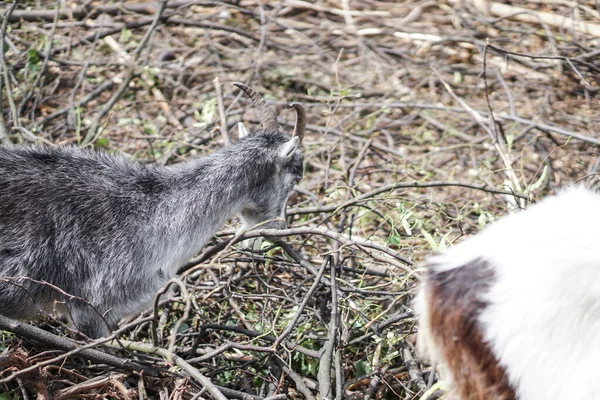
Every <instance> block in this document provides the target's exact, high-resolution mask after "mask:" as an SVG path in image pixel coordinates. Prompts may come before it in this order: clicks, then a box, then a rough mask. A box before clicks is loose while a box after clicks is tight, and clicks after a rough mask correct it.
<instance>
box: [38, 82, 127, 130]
mask: <svg viewBox="0 0 600 400" xmlns="http://www.w3.org/2000/svg"><path fill="white" fill-rule="evenodd" d="M117 79H121V77H120V76H117V77H114V78H111V79H107V80H106V81H104V82H102V83H101V84H100V85H98V86H97V87H96V88H95V89H93V90H92V91H91V92H90V93H88V94H87V95H85V96H84V97H82V98H81V99H79V100H77V101H76V102H75V103H74V106H75V107H81V106H84V105H86V104H87V103H89V102H90V101H92V100H94V99H95V98H96V97H98V96H100V95H101V94H102V92H104V91H105V90H108V89H110V88H111V87H112V86H113V85H114V84H115V81H116V80H117ZM69 110H71V106H70V105H69V106H67V107H65V108H61V109H60V110H58V111H55V112H53V113H52V114H49V115H48V116H46V117H44V118H43V119H42V120H41V121H40V122H39V123H38V124H37V125H38V126H44V125H46V124H47V123H48V122H50V121H51V120H53V119H54V118H58V117H60V116H61V115H64V114H66V113H68V112H69Z"/></svg>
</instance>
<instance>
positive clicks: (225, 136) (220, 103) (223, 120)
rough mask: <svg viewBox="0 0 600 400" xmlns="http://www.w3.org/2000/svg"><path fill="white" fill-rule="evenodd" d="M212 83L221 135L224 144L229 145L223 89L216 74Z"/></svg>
mask: <svg viewBox="0 0 600 400" xmlns="http://www.w3.org/2000/svg"><path fill="white" fill-rule="evenodd" d="M213 84H214V85H215V92H216V94H217V107H218V109H219V116H220V117H221V134H222V135H223V140H224V141H225V146H229V145H230V144H231V136H229V130H228V129H227V115H226V114H225V105H224V104H223V90H222V87H221V81H220V80H219V77H218V76H217V77H215V79H213Z"/></svg>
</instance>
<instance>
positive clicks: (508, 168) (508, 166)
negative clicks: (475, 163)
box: [437, 58, 522, 192]
mask: <svg viewBox="0 0 600 400" xmlns="http://www.w3.org/2000/svg"><path fill="white" fill-rule="evenodd" d="M484 63H485V58H484ZM437 75H438V79H439V80H440V82H441V83H442V84H443V85H444V87H445V88H446V90H447V91H448V93H450V95H451V96H452V97H453V98H454V100H456V101H457V102H458V104H460V105H461V106H462V107H463V108H464V109H465V110H467V112H468V113H469V115H471V117H473V119H474V120H475V121H476V122H477V123H478V124H479V125H480V126H481V127H482V128H483V130H484V131H486V132H487V133H488V134H489V135H490V138H491V139H492V143H493V144H494V147H495V148H496V151H497V152H498V154H499V155H500V158H501V159H502V162H503V163H504V168H505V169H504V173H505V174H506V176H507V177H508V179H509V180H510V181H511V184H512V187H511V189H512V188H514V189H515V190H517V191H518V192H521V191H522V190H521V185H520V184H519V178H518V177H517V174H516V173H515V171H514V169H513V167H512V161H511V160H510V158H509V156H508V154H507V153H506V152H505V151H504V149H503V148H502V146H501V145H500V139H499V137H498V134H497V133H496V134H494V131H495V124H494V116H493V114H492V113H491V112H490V118H491V119H492V121H491V124H492V127H493V130H490V128H489V127H488V126H487V124H486V121H485V120H484V119H483V117H482V116H481V115H480V114H479V113H477V112H476V111H475V110H473V109H472V108H471V107H469V105H468V104H467V103H465V102H464V101H463V99H461V98H460V97H458V96H457V95H456V94H455V93H454V91H453V90H452V88H451V87H450V85H449V84H448V83H447V82H446V81H445V80H444V79H443V78H442V77H441V75H439V74H437ZM486 93H487V92H486ZM490 111H491V108H490Z"/></svg>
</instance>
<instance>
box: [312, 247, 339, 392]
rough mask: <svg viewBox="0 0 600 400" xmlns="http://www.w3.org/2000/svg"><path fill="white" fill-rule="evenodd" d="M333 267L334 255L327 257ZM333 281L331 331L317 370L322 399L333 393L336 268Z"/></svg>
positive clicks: (332, 276)
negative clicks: (332, 370)
mask: <svg viewBox="0 0 600 400" xmlns="http://www.w3.org/2000/svg"><path fill="white" fill-rule="evenodd" d="M326 260H328V262H329V264H330V265H332V268H335V264H334V262H333V257H332V256H331V255H329V256H327V257H326ZM330 281H331V308H332V312H331V319H330V320H329V333H328V335H327V340H326V341H325V343H324V345H323V348H322V349H321V359H320V360H319V371H318V372H317V381H318V383H319V396H320V398H322V399H330V398H331V396H332V395H333V393H332V388H331V366H332V364H333V349H334V347H335V344H336V338H337V328H338V323H337V285H336V280H335V270H334V271H332V273H331V276H330Z"/></svg>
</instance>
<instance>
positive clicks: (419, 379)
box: [402, 345, 427, 393]
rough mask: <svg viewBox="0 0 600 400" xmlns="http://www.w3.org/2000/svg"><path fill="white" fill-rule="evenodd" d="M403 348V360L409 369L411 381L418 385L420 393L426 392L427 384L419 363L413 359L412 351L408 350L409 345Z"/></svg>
mask: <svg viewBox="0 0 600 400" xmlns="http://www.w3.org/2000/svg"><path fill="white" fill-rule="evenodd" d="M403 347H404V348H403V349H402V356H403V357H402V358H403V359H404V364H405V365H406V368H407V369H408V376H409V377H410V380H411V381H412V382H414V383H415V384H416V385H417V387H418V388H419V392H420V393H423V392H424V391H425V390H427V384H426V383H425V381H424V380H423V375H422V373H421V370H420V369H419V366H418V365H417V362H416V361H415V359H414V358H413V356H412V354H411V352H410V349H409V348H408V345H405V346H403Z"/></svg>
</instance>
